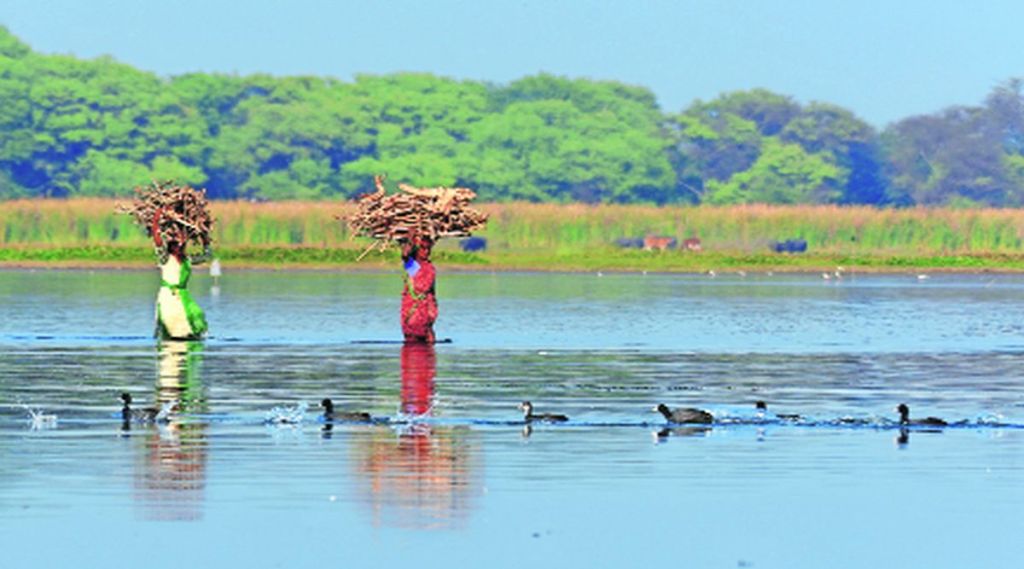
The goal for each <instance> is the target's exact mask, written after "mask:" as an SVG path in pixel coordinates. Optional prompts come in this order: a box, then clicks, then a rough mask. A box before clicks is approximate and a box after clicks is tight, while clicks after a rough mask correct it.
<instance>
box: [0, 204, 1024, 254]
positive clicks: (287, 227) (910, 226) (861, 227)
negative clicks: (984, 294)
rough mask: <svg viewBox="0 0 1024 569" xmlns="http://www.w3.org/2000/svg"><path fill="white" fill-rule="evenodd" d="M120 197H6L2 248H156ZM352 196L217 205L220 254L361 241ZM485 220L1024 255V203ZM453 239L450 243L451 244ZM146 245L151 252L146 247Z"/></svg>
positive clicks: (721, 248)
mask: <svg viewBox="0 0 1024 569" xmlns="http://www.w3.org/2000/svg"><path fill="white" fill-rule="evenodd" d="M116 203H117V201H116V200H109V199H73V200H13V201H7V202H2V203H0V227H2V231H0V246H3V247H9V248H47V247H49V248H89V247H98V246H105V247H147V248H148V247H149V245H150V243H149V240H148V238H147V237H146V236H145V234H144V233H143V231H141V230H140V229H139V228H138V227H136V226H135V225H134V224H133V223H132V220H131V218H130V217H128V216H124V215H117V214H115V204H116ZM354 208H355V206H354V204H352V203H350V202H274V203H250V202H212V203H211V210H212V214H213V217H214V218H215V219H216V223H215V225H214V233H213V243H214V250H215V251H216V250H218V249H225V248H227V249H239V248H256V249H259V248H285V249H287V248H303V249H310V248H324V249H360V248H363V247H365V246H366V244H367V243H368V241H367V240H365V239H354V238H353V237H352V236H351V235H350V233H349V230H348V228H346V227H345V224H342V223H338V222H337V221H336V219H335V217H336V216H338V215H342V216H344V215H349V214H351V213H352V212H354ZM480 209H481V210H483V211H484V212H486V213H487V214H489V216H490V222H489V224H488V226H487V228H486V229H484V230H483V231H481V232H479V235H481V236H483V237H486V238H487V239H488V242H489V243H488V245H489V248H488V254H502V253H517V254H518V253H522V254H525V255H528V256H533V255H544V254H549V255H554V256H557V255H572V254H577V255H578V254H585V253H587V252H600V251H606V252H608V254H609V255H610V254H611V250H612V249H613V248H614V245H613V243H614V241H615V240H616V239H618V238H621V237H640V236H643V235H647V234H658V235H666V236H672V237H676V238H677V239H679V240H680V241H681V240H683V239H686V238H688V237H691V236H693V237H699V238H700V239H701V241H702V244H703V247H704V251H705V252H729V253H735V254H762V253H765V252H766V251H767V250H768V246H769V243H771V242H772V241H776V240H785V239H793V238H801V239H805V240H807V242H808V245H809V253H812V254H819V253H820V254H829V255H833V256H835V255H888V256H908V255H910V256H921V255H931V256H963V255H1015V254H1021V253H1022V252H1024V210H1017V209H934V208H910V209H878V208H872V207H839V206H767V205H747V206H731V207H712V206H698V207H654V206H634V205H598V206H588V205H581V204H568V205H555V204H528V203H508V204H482V205H481V206H480ZM453 247H454V245H453V242H449V244H448V245H446V246H445V248H448V249H451V248H453ZM147 250H149V249H147Z"/></svg>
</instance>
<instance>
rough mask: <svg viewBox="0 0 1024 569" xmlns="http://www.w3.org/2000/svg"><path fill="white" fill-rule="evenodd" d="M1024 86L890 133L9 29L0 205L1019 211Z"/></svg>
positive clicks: (847, 121)
mask: <svg viewBox="0 0 1024 569" xmlns="http://www.w3.org/2000/svg"><path fill="white" fill-rule="evenodd" d="M1022 86H1024V83H1022V81H1021V80H1020V79H1010V80H1007V81H1006V82H1004V83H1002V84H1000V85H998V86H997V87H995V88H994V89H993V90H992V92H991V93H990V95H989V96H988V97H987V98H986V100H985V101H984V102H983V103H982V104H981V105H979V106H958V107H952V108H949V109H945V110H943V111H941V112H938V113H934V114H929V115H921V116H914V117H910V118H906V119H903V120H901V121H898V122H895V123H893V124H891V125H889V126H887V127H886V128H885V129H884V130H883V131H881V132H879V131H877V130H876V129H875V128H873V127H872V126H871V125H869V124H868V123H866V122H864V121H863V120H861V119H859V118H858V117H857V116H856V115H855V114H854V113H852V112H850V111H848V110H846V109H844V108H841V107H838V106H836V105H831V104H828V103H809V104H800V103H797V102H796V101H794V99H793V98H792V97H790V96H787V95H782V94H778V93H773V92H770V91H766V90H762V89H754V90H748V91H738V92H732V93H726V94H723V95H721V96H719V97H717V98H715V99H713V100H710V101H696V102H694V103H693V104H691V105H690V106H688V107H687V108H685V109H683V110H682V111H680V112H676V113H673V112H665V111H663V110H662V109H661V108H660V107H659V106H658V104H657V101H656V99H655V97H654V95H653V93H651V92H650V91H649V90H648V89H645V88H643V87H636V86H630V85H625V84H621V83H617V82H613V81H594V80H587V79H568V78H564V77H558V76H553V75H547V74H540V75H535V76H531V77H525V78H523V79H520V80H517V81H513V82H511V83H508V84H504V85H496V84H491V83H486V82H481V81H459V80H454V79H449V78H444V77H438V76H434V75H431V74H425V73H399V74H391V75H361V76H357V77H355V78H354V80H353V81H341V80H335V79H329V78H321V77H272V76H269V75H250V76H236V75H227V74H205V73H193V74H186V75H180V76H175V77H171V78H161V77H159V76H157V75H155V74H152V73H148V72H144V71H140V70H138V69H135V68H133V67H131V66H128V65H124V64H121V63H118V62H117V61H115V60H113V59H111V58H108V57H101V58H97V59H93V60H82V59H78V58H75V57H72V56H66V55H44V54H38V53H35V52H34V51H32V50H31V48H30V47H29V46H27V45H26V44H25V43H23V42H21V41H20V40H19V39H18V38H17V37H15V36H14V35H12V34H11V33H10V32H9V31H8V30H6V29H5V28H2V27H0V198H3V199H11V198H17V197H33V196H43V197H70V196H122V195H126V194H128V193H130V192H131V189H132V188H133V187H134V186H136V185H140V184H145V183H148V182H149V181H150V180H166V179H174V180H177V181H178V182H181V183H188V184H192V185H194V186H197V187H205V188H207V189H208V195H210V196H211V197H213V198H224V199H256V200H278V199H324V198H344V197H351V196H354V195H357V194H359V193H362V192H365V191H369V190H370V189H372V176H373V175H374V174H378V173H386V174H387V175H388V176H389V177H390V179H392V180H396V181H403V182H407V183H410V184H413V185H416V186H439V185H444V186H466V187H471V188H474V189H476V190H477V192H478V194H479V195H480V198H481V199H483V200H486V201H508V200H525V201H532V202H570V201H581V202H588V203H598V202H603V203H657V204H666V203H695V204H696V203H708V204H738V203H780V204H789V203H837V204H854V203H856V204H875V205H900V206H902V205H915V204H920V205H954V206H972V205H981V206H1021V205H1024V203H1022V202H1024V94H1022Z"/></svg>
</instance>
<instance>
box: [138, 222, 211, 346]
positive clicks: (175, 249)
mask: <svg viewBox="0 0 1024 569" xmlns="http://www.w3.org/2000/svg"><path fill="white" fill-rule="evenodd" d="M162 215H163V210H162V209H160V210H157V211H156V214H155V215H154V216H153V221H152V227H151V233H152V235H153V244H154V245H156V248H157V251H158V252H159V254H160V257H161V258H160V292H159V293H158V294H157V297H156V334H157V336H158V337H160V338H164V339H174V340H198V339H200V338H202V336H203V334H205V333H206V329H207V326H206V316H205V315H203V309H202V308H199V305H198V304H196V301H195V300H193V299H192V295H191V294H189V292H188V280H189V278H190V277H191V276H192V262H193V260H197V259H201V258H205V256H207V255H209V251H210V244H209V242H205V243H203V245H204V251H203V253H202V256H200V257H196V258H195V259H193V258H190V257H189V256H188V255H187V254H186V252H185V247H186V243H187V240H188V238H187V236H186V234H185V231H184V229H182V228H181V227H180V226H176V228H175V229H176V231H173V232H172V235H171V236H168V237H166V238H165V237H162V236H161V235H160V218H161V216H162Z"/></svg>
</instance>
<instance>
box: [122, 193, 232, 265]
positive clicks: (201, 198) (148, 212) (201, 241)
mask: <svg viewBox="0 0 1024 569" xmlns="http://www.w3.org/2000/svg"><path fill="white" fill-rule="evenodd" d="M117 211H118V212H120V213H126V214H129V215H131V216H132V217H134V218H135V223H137V224H138V225H140V226H142V228H143V229H145V230H146V235H148V236H150V237H151V238H153V241H154V243H156V244H157V252H158V253H159V254H160V258H161V259H166V257H167V255H168V253H169V251H170V250H171V249H176V250H178V251H181V252H184V250H185V248H186V247H187V246H188V245H189V244H190V243H193V244H195V245H197V246H198V247H199V248H200V249H199V251H200V255H197V256H194V257H193V261H194V262H198V261H202V260H203V258H204V257H205V255H206V254H208V253H209V249H210V233H211V231H212V229H213V218H212V217H210V208H209V204H208V202H207V201H206V190H196V189H194V188H192V187H190V186H178V185H175V184H174V183H173V182H164V183H160V182H153V184H152V185H150V186H145V187H138V188H135V199H134V200H132V203H131V204H118V206H117Z"/></svg>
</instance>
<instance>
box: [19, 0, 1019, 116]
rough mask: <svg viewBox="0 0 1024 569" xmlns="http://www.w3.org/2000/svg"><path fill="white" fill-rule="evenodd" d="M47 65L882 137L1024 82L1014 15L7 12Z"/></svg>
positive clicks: (279, 8) (54, 6)
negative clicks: (74, 62)
mask: <svg viewBox="0 0 1024 569" xmlns="http://www.w3.org/2000/svg"><path fill="white" fill-rule="evenodd" d="M0 23H2V24H4V25H6V26H7V27H8V28H9V29H10V30H11V31H12V32H13V33H14V34H15V35H17V36H19V37H21V38H22V39H23V40H24V41H26V42H28V43H29V44H30V45H31V46H32V47H33V48H35V49H36V50H37V51H41V52H44V53H71V54H74V55H77V56H80V57H94V56H97V55H103V54H109V55H112V56H114V57H115V58H116V59H118V60H120V61H123V62H125V63H129V64H131V65H134V66H136V67H139V68H141V69H146V70H150V71H154V72H157V73H159V74H161V75H174V74H180V73H184V72H188V71H219V72H237V73H241V74H248V73H254V72H267V73H272V74H275V75H293V74H315V75H324V76H332V77H339V78H342V79H351V78H352V77H353V76H354V75H355V74H357V73H390V72H394V71H427V72H431V73H435V74H439V75H444V76H448V77H456V78H465V79H478V80H488V81H496V82H507V81H510V80H513V79H516V78H519V77H523V76H526V75H530V74H534V73H537V72H540V71H546V72H551V73H556V74H560V75H568V76H572V77H590V78H595V79H613V80H617V81H623V82H626V83H632V84H637V85H643V86H646V87H649V88H650V89H651V90H653V91H654V93H655V94H656V95H657V96H658V100H659V101H660V102H661V104H662V106H663V107H664V108H665V109H666V110H670V111H676V110H679V109H681V108H683V107H685V106H686V105H688V104H689V103H690V102H692V101H693V100H694V99H697V98H700V99H705V100H706V99H709V98H713V97H715V96H716V95H718V94H719V93H722V92H725V91H731V90H736V89H749V88H754V87H763V88H767V89H771V90H773V91H776V92H780V93H784V94H789V95H793V96H794V97H796V98H797V100H799V101H801V102H807V101H811V100H820V101H827V102H832V103H836V104H839V105H842V106H844V107H847V108H849V109H851V110H852V111H854V112H855V113H857V114H858V115H859V116H861V117H862V118H864V119H866V120H868V121H869V122H872V123H874V124H875V125H877V126H883V125H884V124H886V123H887V122H890V121H893V120H898V119H900V118H903V117H906V116H909V115H913V114H921V113H929V112H933V111H936V110H939V109H941V108H943V107H946V106H949V105H954V104H977V103H979V102H980V101H981V100H982V99H983V98H984V96H985V95H986V94H987V93H988V91H989V90H990V89H991V88H992V87H993V86H994V85H996V84H997V83H999V82H1001V81H1003V80H1005V79H1007V78H1009V77H1012V76H1024V33H1021V29H1022V23H1024V2H1016V1H1012V0H989V1H985V0H981V1H978V2H967V1H966V0H965V1H956V2H954V1H948V0H897V1H891V0H890V1H880V0H859V1H854V0H850V1H843V2H839V1H833V2H826V1H823V0H817V1H815V0H748V1H744V2H740V1H733V0H701V1H694V0H690V1H687V0H678V1H675V2H673V1H668V0H666V1H651V2H643V1H640V0H634V1H631V2H630V1H623V2H598V1H592V2H583V1H575V2H573V1H566V0H519V1H505V0H437V1H427V0H389V1H372V0H360V1H357V2H346V1H329V0H289V1H284V0H280V1H270V0H239V1H230V2H229V1H226V0H163V1H159V2H156V1H152V2H147V1H143V0H92V1H90V0H4V2H3V8H2V10H0Z"/></svg>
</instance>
